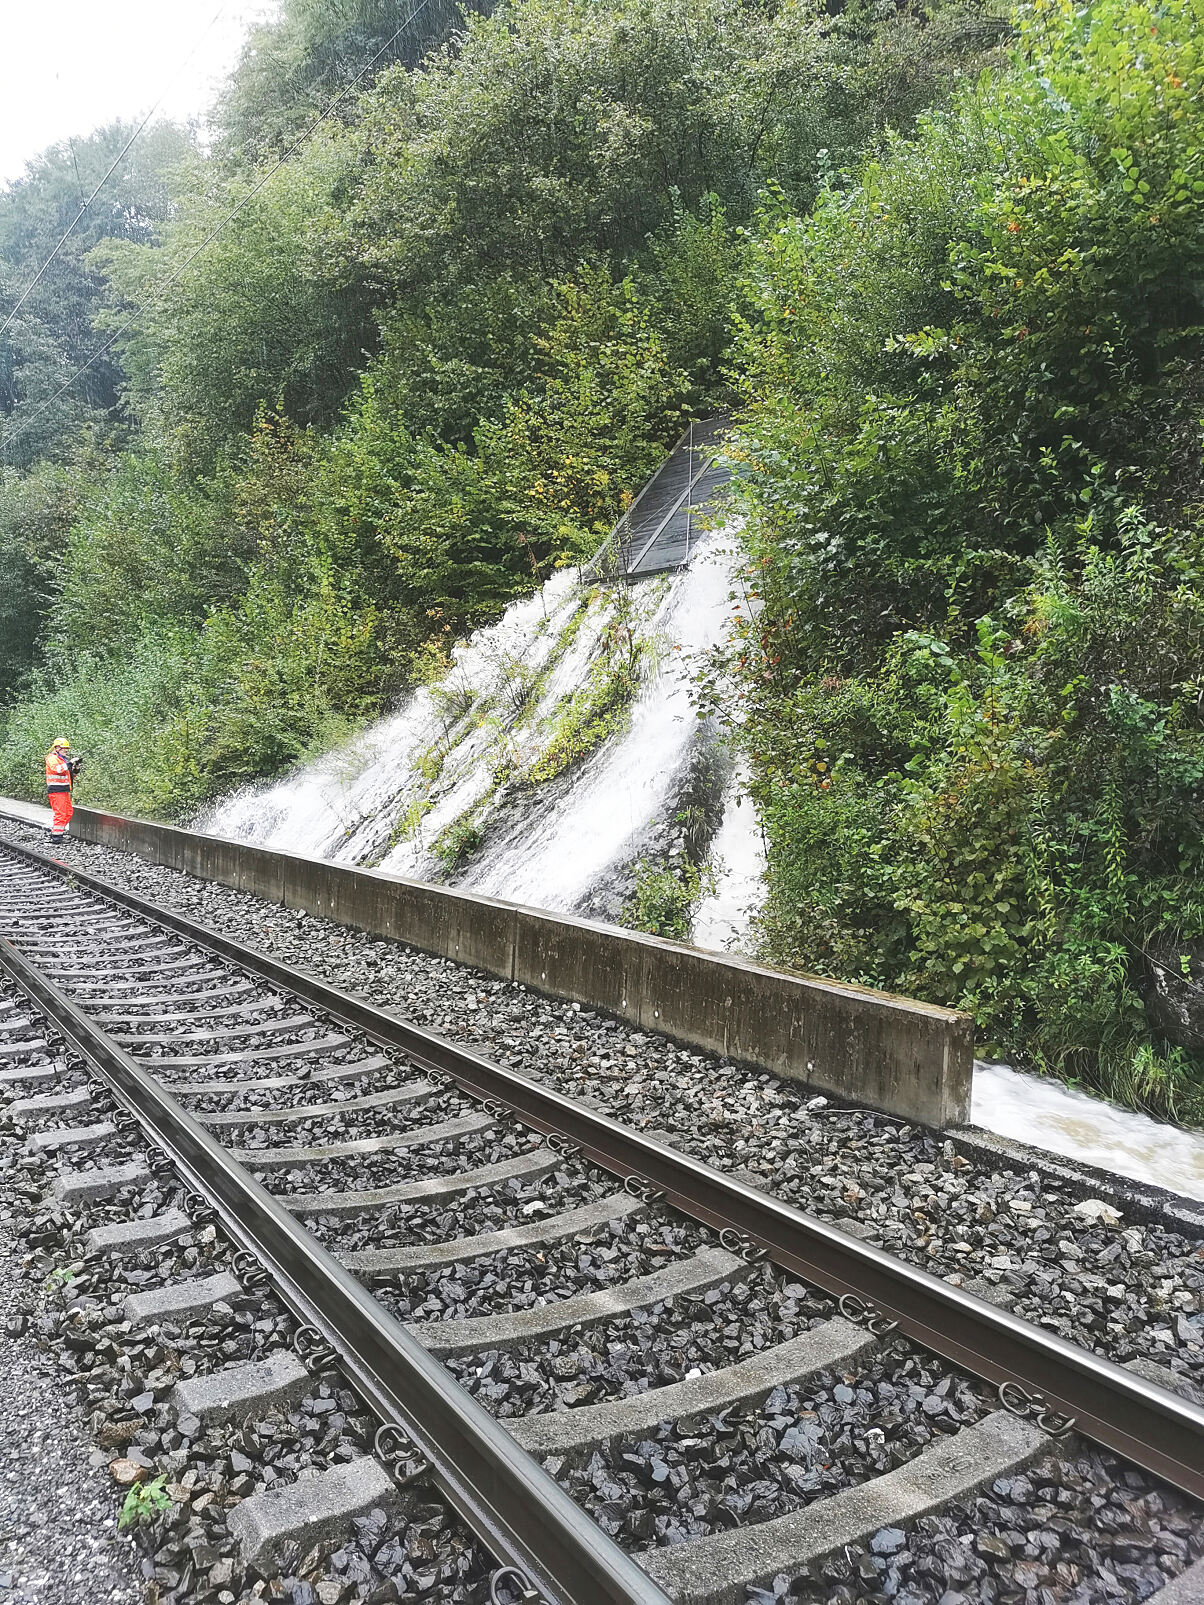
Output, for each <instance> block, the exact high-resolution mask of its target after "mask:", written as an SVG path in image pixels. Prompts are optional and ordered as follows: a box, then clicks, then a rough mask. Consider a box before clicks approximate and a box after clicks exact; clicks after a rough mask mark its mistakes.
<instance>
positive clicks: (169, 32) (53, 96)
mask: <svg viewBox="0 0 1204 1605" xmlns="http://www.w3.org/2000/svg"><path fill="white" fill-rule="evenodd" d="M2 9H3V11H4V14H5V15H4V39H3V43H2V45H0V183H4V182H6V181H8V180H10V179H14V178H19V177H20V176H21V174H22V172H23V171H24V169H25V164H26V162H27V161H28V160H29V159H30V157H32V156H36V155H37V153H38V152H39V151H40V150H44V149H45V148H46V146H47V145H54V144H57V143H58V142H59V141H60V140H65V139H70V138H72V137H73V136H75V135H78V134H89V133H91V132H92V130H93V129H94V128H98V127H100V126H102V125H103V124H105V123H111V122H114V121H115V120H116V119H118V118H124V119H126V120H127V121H128V120H140V119H141V118H142V117H143V115H144V114H145V113H146V112H147V111H149V109H150V108H151V106H153V105H154V103H155V101H156V100H158V99H159V97H160V96H161V95H165V97H166V98H165V99H164V102H163V106H162V108H161V110H160V112H159V113H157V114H156V115H157V116H166V117H172V118H175V119H176V120H178V121H181V122H183V121H186V120H187V119H188V118H190V117H194V116H199V115H200V114H202V113H203V112H204V111H205V110H206V109H207V107H208V106H209V103H210V101H211V100H212V99H213V95H214V92H215V91H216V89H217V88H218V86H219V85H220V83H221V81H222V79H223V78H224V77H225V75H226V73H228V72H229V71H230V69H231V67H233V66H234V64H235V62H236V61H237V60H238V54H239V50H240V48H241V45H242V41H243V38H244V36H245V34H246V31H247V28H248V27H249V26H250V24H251V23H252V22H254V21H257V20H259V19H260V18H263V17H265V16H270V15H273V14H274V12H275V9H276V7H275V4H274V3H273V0H226V3H224V4H223V0H5V3H4V4H3V7H2ZM215 17H216V18H217V20H216V21H214V18H215ZM211 24H212V26H210V25H211ZM189 56H191V60H190V61H188V64H187V66H185V65H184V63H185V60H186V58H188V57H189ZM181 69H182V70H181Z"/></svg>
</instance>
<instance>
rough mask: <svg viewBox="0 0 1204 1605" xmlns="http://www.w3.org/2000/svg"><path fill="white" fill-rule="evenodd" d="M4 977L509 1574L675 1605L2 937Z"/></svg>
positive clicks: (604, 1595) (562, 1595)
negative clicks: (208, 1209) (212, 1216)
mask: <svg viewBox="0 0 1204 1605" xmlns="http://www.w3.org/2000/svg"><path fill="white" fill-rule="evenodd" d="M0 969H2V970H3V971H5V972H6V973H7V974H8V975H9V976H10V977H11V978H12V980H13V981H15V982H16V984H17V985H18V986H19V987H20V989H21V990H22V991H23V992H25V993H26V994H27V996H28V997H30V998H31V999H32V1001H33V1002H35V1003H36V1004H37V1005H38V1007H39V1008H40V1009H41V1010H42V1011H43V1012H44V1013H45V1014H46V1015H47V1016H48V1017H49V1018H50V1019H51V1020H52V1021H53V1023H54V1025H55V1027H56V1028H57V1029H58V1031H59V1032H60V1033H61V1034H62V1035H63V1037H64V1038H65V1039H66V1041H67V1042H68V1043H69V1044H70V1045H71V1047H72V1048H74V1049H75V1050H76V1052H77V1053H79V1054H80V1055H81V1056H82V1057H83V1058H84V1059H85V1060H86V1061H87V1062H88V1063H89V1064H90V1065H91V1066H92V1067H93V1069H94V1070H95V1072H96V1073H97V1075H98V1076H99V1077H100V1079H101V1080H102V1082H103V1083H104V1084H105V1086H106V1087H108V1089H109V1091H110V1092H111V1093H112V1094H113V1095H114V1097H115V1098H116V1099H117V1100H118V1101H119V1102H120V1103H121V1104H122V1105H123V1106H124V1107H125V1108H126V1109H128V1110H129V1111H130V1113H131V1114H132V1115H133V1116H134V1117H135V1119H136V1120H137V1121H138V1123H139V1125H140V1126H142V1127H143V1128H144V1129H145V1131H146V1133H147V1134H148V1136H149V1137H150V1139H151V1141H152V1142H153V1143H154V1144H155V1145H156V1146H157V1147H159V1148H160V1149H163V1150H165V1151H166V1152H167V1154H168V1155H169V1156H170V1158H171V1160H172V1162H173V1164H174V1165H175V1166H176V1168H177V1170H178V1171H179V1172H180V1174H181V1176H182V1177H183V1178H184V1179H185V1180H186V1182H187V1183H188V1184H189V1185H191V1186H192V1187H194V1188H195V1189H196V1191H197V1192H199V1193H200V1194H201V1195H202V1196H203V1197H204V1198H206V1199H207V1200H208V1201H209V1203H210V1204H211V1206H212V1207H213V1209H214V1210H215V1212H216V1214H217V1216H218V1217H219V1218H220V1220H221V1223H222V1226H223V1229H224V1230H225V1231H226V1233H227V1234H228V1235H229V1236H230V1237H231V1239H232V1240H233V1241H234V1242H235V1243H236V1244H237V1245H238V1246H239V1247H241V1248H243V1249H245V1250H247V1251H249V1252H250V1253H251V1254H253V1255H254V1256H255V1257H256V1258H257V1259H258V1260H259V1261H261V1263H262V1264H263V1265H264V1266H265V1267H266V1268H267V1270H268V1272H269V1274H270V1276H271V1278H272V1281H273V1283H274V1285H275V1288H276V1290H277V1291H278V1292H279V1293H280V1295H281V1297H282V1298H283V1300H284V1302H285V1303H286V1304H287V1305H288V1306H289V1307H290V1308H291V1309H292V1310H293V1311H294V1313H295V1314H296V1315H297V1316H298V1317H299V1318H300V1320H301V1321H302V1322H303V1323H304V1324H306V1325H308V1326H312V1327H316V1328H317V1329H318V1331H319V1332H320V1333H321V1334H322V1337H323V1339H324V1340H325V1341H326V1342H327V1343H328V1344H330V1345H331V1347H332V1348H333V1349H334V1351H335V1353H336V1355H337V1357H338V1364H339V1368H340V1369H341V1370H342V1371H344V1372H345V1373H346V1375H347V1377H348V1379H349V1380H350V1382H351V1383H352V1385H353V1386H354V1387H355V1389H356V1390H357V1392H358V1393H359V1394H360V1395H361V1397H362V1398H363V1400H364V1402H365V1403H366V1404H367V1405H368V1407H369V1408H370V1409H371V1410H372V1411H373V1413H374V1414H375V1415H376V1416H377V1417H378V1418H379V1419H380V1420H381V1422H382V1423H384V1424H386V1425H387V1426H392V1427H396V1428H398V1429H399V1430H400V1431H401V1433H402V1434H403V1435H404V1438H405V1439H406V1440H408V1442H409V1443H410V1444H412V1445H413V1447H414V1451H415V1453H416V1455H417V1456H420V1457H421V1459H422V1460H424V1461H425V1462H426V1463H427V1465H428V1466H429V1471H430V1480H431V1481H432V1482H434V1483H435V1484H437V1486H438V1487H439V1488H440V1489H441V1491H442V1493H443V1494H444V1496H445V1497H446V1499H447V1501H448V1502H449V1503H450V1504H451V1505H452V1506H454V1508H455V1509H456V1510H457V1511H458V1512H459V1513H460V1515H461V1516H462V1517H463V1518H464V1520H465V1521H466V1522H467V1524H468V1525H469V1526H470V1527H471V1528H472V1530H473V1531H474V1532H475V1533H476V1534H477V1536H478V1537H479V1538H480V1539H481V1540H482V1542H483V1543H484V1544H485V1546H486V1547H487V1548H488V1549H489V1550H490V1552H491V1553H492V1554H493V1555H494V1556H495V1557H496V1558H497V1559H498V1560H499V1562H500V1563H501V1564H502V1565H503V1566H508V1567H516V1568H518V1570H519V1571H520V1572H521V1573H523V1574H524V1575H525V1577H526V1578H528V1579H530V1581H531V1583H532V1584H533V1585H534V1587H535V1588H536V1590H538V1592H539V1594H540V1595H541V1596H542V1597H543V1598H544V1599H546V1600H547V1601H549V1602H550V1605H597V1602H598V1601H599V1600H606V1601H608V1602H610V1601H614V1602H616V1605H670V1602H669V1600H668V1598H667V1596H666V1595H665V1594H664V1593H663V1592H662V1591H661V1589H660V1588H658V1587H657V1585H656V1584H655V1583H654V1582H653V1581H652V1580H651V1578H649V1577H648V1576H647V1574H646V1573H645V1572H643V1571H642V1570H641V1569H640V1568H639V1566H637V1565H636V1563H635V1561H634V1560H632V1559H631V1557H630V1556H628V1555H626V1554H625V1553H624V1552H623V1550H622V1549H620V1548H619V1546H618V1545H617V1544H615V1543H613V1542H612V1541H611V1540H610V1539H609V1538H607V1537H606V1535H605V1534H604V1533H603V1532H602V1531H601V1530H600V1529H599V1528H598V1527H597V1526H596V1525H595V1524H594V1522H593V1521H591V1520H590V1518H589V1517H588V1516H587V1515H586V1514H585V1512H584V1511H582V1510H581V1509H579V1507H578V1506H577V1505H575V1504H574V1503H573V1501H572V1499H570V1498H569V1496H568V1494H567V1493H565V1491H564V1490H563V1489H562V1488H561V1487H560V1486H559V1484H558V1483H557V1482H556V1481H555V1480H554V1479H553V1478H552V1477H550V1476H549V1475H548V1474H547V1472H545V1471H544V1470H543V1468H542V1467H541V1466H540V1465H539V1464H538V1463H537V1462H536V1461H535V1460H534V1459H532V1458H531V1457H530V1456H529V1455H527V1454H526V1453H525V1452H524V1451H523V1450H521V1449H520V1448H519V1447H518V1446H517V1445H516V1443H515V1441H514V1439H513V1438H512V1437H511V1435H510V1434H509V1433H508V1432H507V1431H506V1430H505V1428H504V1427H502V1426H501V1425H500V1424H499V1423H498V1422H497V1421H495V1420H494V1418H493V1417H492V1416H491V1415H490V1414H489V1413H488V1411H486V1410H485V1409H484V1408H483V1407H482V1406H481V1405H479V1404H478V1403H477V1401H476V1400H475V1399H473V1398H472V1396H471V1395H470V1394H468V1393H467V1392H465V1390H464V1389H463V1388H462V1387H461V1386H460V1385H459V1383H457V1382H456V1381H455V1380H454V1379H453V1377H452V1376H451V1374H450V1373H449V1372H448V1371H447V1370H446V1369H445V1367H444V1366H443V1365H442V1363H441V1362H440V1361H439V1360H437V1359H435V1358H434V1357H433V1356H432V1355H431V1354H429V1353H428V1352H427V1350H426V1349H425V1348H424V1347H423V1346H422V1344H421V1343H419V1342H418V1340H417V1339H416V1338H415V1337H413V1336H412V1335H411V1334H410V1333H409V1332H407V1331H406V1329H405V1327H404V1326H402V1325H401V1323H400V1322H399V1321H397V1320H395V1319H394V1318H393V1316H391V1315H390V1314H389V1312H388V1311H387V1310H386V1309H385V1307H384V1306H383V1305H382V1304H380V1303H379V1302H378V1301H377V1300H376V1299H374V1298H373V1297H372V1296H371V1294H370V1293H368V1291H367V1290H366V1289H365V1288H364V1287H363V1286H361V1284H360V1283H359V1282H357V1281H356V1280H355V1278H354V1277H353V1276H351V1275H350V1274H349V1273H348V1272H347V1271H346V1270H344V1269H343V1267H342V1266H341V1265H340V1264H339V1262H338V1261H337V1260H336V1259H335V1258H334V1257H333V1256H332V1255H331V1254H329V1253H328V1252H327V1251H326V1249H325V1248H323V1247H322V1245H321V1244H320V1243H319V1242H318V1241H317V1239H316V1238H314V1237H312V1236H311V1235H310V1234H309V1233H308V1232H307V1231H306V1230H305V1229H304V1227H302V1226H301V1225H300V1224H299V1223H298V1222H297V1221H296V1220H295V1219H294V1217H293V1216H292V1215H290V1214H289V1213H288V1211H287V1210H285V1209H284V1208H283V1207H282V1205H281V1204H279V1203H278V1202H277V1201H276V1199H275V1198H273V1197H272V1195H271V1194H270V1193H269V1192H268V1191H267V1190H266V1189H265V1188H263V1187H261V1186H260V1185H259V1183H258V1182H256V1181H255V1180H254V1178H253V1177H252V1176H251V1175H250V1173H249V1172H248V1171H246V1170H244V1169H243V1167H242V1166H241V1165H240V1164H238V1162H237V1161H236V1160H234V1159H232V1158H231V1156H230V1155H229V1154H228V1153H227V1152H226V1151H225V1149H223V1148H222V1147H221V1145H220V1144H219V1143H217V1142H216V1141H215V1140H214V1139H213V1138H212V1137H211V1136H210V1135H209V1133H208V1132H207V1131H206V1130H205V1129H204V1127H202V1126H201V1125H199V1124H198V1122H197V1121H196V1120H194V1119H193V1118H192V1117H191V1116H190V1115H189V1114H188V1113H187V1112H186V1111H185V1110H184V1109H182V1108H181V1107H180V1105H179V1104H178V1103H177V1102H176V1101H175V1099H174V1098H172V1097H171V1095H170V1094H169V1093H168V1092H167V1091H165V1089H164V1088H163V1087H162V1086H161V1085H160V1084H159V1083H158V1082H157V1081H156V1080H155V1079H154V1078H153V1077H152V1076H151V1075H149V1074H148V1073H147V1070H146V1069H145V1067H144V1066H142V1065H140V1064H139V1063H138V1061H137V1060H136V1059H134V1058H133V1057H132V1056H131V1055H130V1054H128V1053H127V1052H126V1051H125V1050H124V1049H123V1048H121V1047H120V1046H119V1045H118V1044H117V1043H116V1042H114V1041H113V1039H112V1038H111V1037H110V1036H108V1034H107V1033H106V1032H104V1031H102V1030H101V1029H100V1027H99V1026H97V1025H96V1024H95V1023H94V1022H93V1021H92V1020H90V1019H89V1018H88V1017H87V1015H86V1014H85V1013H84V1012H83V1011H82V1010H81V1009H79V1008H78V1007H77V1006H76V1005H75V1004H74V1003H73V1002H72V1001H71V1000H70V999H69V998H67V997H65V996H64V994H63V993H62V992H60V991H59V989H58V988H57V987H56V986H55V985H54V983H53V982H52V981H51V980H50V979H49V978H48V977H47V976H46V975H44V974H43V973H42V971H41V970H39V969H38V968H37V967H36V966H34V965H33V964H31V963H30V962H29V960H28V959H26V958H25V957H24V955H23V954H22V953H21V952H20V951H19V949H18V948H16V947H15V946H14V945H13V944H12V943H11V942H10V941H8V939H7V938H5V937H2V936H0Z"/></svg>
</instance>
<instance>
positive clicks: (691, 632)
mask: <svg viewBox="0 0 1204 1605" xmlns="http://www.w3.org/2000/svg"><path fill="white" fill-rule="evenodd" d="M730 589H731V554H730V543H728V542H726V541H725V539H724V537H723V536H721V535H715V536H712V537H711V538H710V539H709V540H708V541H707V542H706V544H705V545H704V546H702V547H700V548H699V550H698V552H697V554H696V556H695V557H694V559H693V561H692V563H691V565H690V567H689V568H688V569H684V570H682V571H681V572H679V573H677V574H674V575H672V576H668V577H662V578H660V579H653V580H644V581H640V582H638V583H637V584H635V585H633V586H632V587H630V589H629V590H628V591H627V593H626V596H627V599H628V602H629V604H630V616H629V617H628V618H627V620H626V622H625V624H624V627H625V628H630V629H632V630H633V631H634V632H635V633H637V634H638V635H640V636H643V637H648V638H650V639H651V641H652V643H653V648H654V650H653V652H652V654H651V660H650V663H649V666H648V668H647V669H646V671H645V673H644V677H643V680H642V683H641V685H640V688H639V690H638V693H637V695H636V698H635V701H634V704H633V706H632V708H631V713H630V718H629V721H628V723H627V726H626V728H625V729H624V730H623V731H622V732H621V733H619V734H616V735H615V736H613V737H611V738H610V739H609V740H608V741H606V742H604V743H603V745H602V746H601V747H600V748H599V749H598V751H597V752H595V753H594V754H592V755H591V756H590V757H589V758H588V759H586V761H585V762H584V763H582V764H581V765H580V767H579V768H578V769H577V770H576V771H575V772H573V773H571V774H570V775H567V776H566V777H565V780H566V782H567V783H564V784H561V783H557V784H556V785H555V786H554V787H551V788H549V789H548V790H547V791H546V792H542V793H541V792H540V789H539V787H536V788H535V789H534V791H532V792H530V793H528V796H527V803H526V805H525V806H520V807H518V808H517V809H516V808H514V807H513V806H512V805H511V804H509V803H507V804H499V803H497V802H496V801H495V799H494V797H493V796H492V795H491V794H492V792H493V787H494V777H495V773H496V772H497V771H498V769H499V766H502V765H506V766H509V767H510V768H511V769H512V770H514V771H517V772H522V771H524V770H526V769H528V768H529V767H530V766H531V765H532V764H533V763H534V762H535V760H536V759H538V757H539V755H540V752H541V750H542V749H543V747H544V745H545V744H546V742H547V741H548V739H549V730H550V726H551V721H552V720H553V717H554V715H555V713H556V711H557V709H558V707H560V706H562V705H563V701H564V699H565V698H566V697H568V696H570V695H571V694H572V693H573V692H575V691H577V690H580V689H582V688H583V687H585V686H586V685H587V684H588V683H589V680H590V676H591V674H592V673H593V672H594V671H595V669H596V668H597V667H598V665H599V661H600V655H601V653H602V651H603V638H604V636H605V634H606V631H607V627H608V626H609V625H611V624H612V623H614V622H615V620H616V609H617V608H618V606H619V601H618V596H617V593H616V592H615V591H614V590H613V589H612V588H609V587H606V586H598V585H586V584H583V583H582V581H581V580H580V578H579V576H578V575H577V573H576V572H575V571H572V570H565V571H562V572H561V573H559V574H557V575H555V576H554V577H553V578H552V579H551V580H550V581H549V582H548V583H547V584H546V585H545V586H544V587H543V589H542V591H540V592H538V593H537V594H536V595H535V596H533V597H530V598H528V599H527V600H525V601H522V602H517V603H514V604H513V605H512V606H511V607H509V608H508V609H507V610H506V613H505V614H504V616H503V617H502V619H501V620H500V621H499V622H498V623H497V624H495V625H492V626H490V627H489V628H488V629H483V630H478V631H477V632H476V633H475V634H474V635H473V636H471V637H470V638H469V639H468V640H467V641H465V642H462V643H461V644H460V645H459V646H457V647H456V649H455V651H454V653H453V657H452V668H451V670H450V671H449V673H448V674H447V676H446V677H445V679H444V680H443V681H442V683H441V684H439V685H437V686H433V687H429V688H426V689H423V690H420V691H418V692H417V693H415V694H414V695H413V696H412V697H411V698H410V699H409V701H408V702H407V703H406V705H405V707H403V708H402V709H401V710H400V711H399V712H398V713H396V714H394V715H392V716H391V717H390V718H387V719H383V720H381V721H380V722H379V723H377V724H376V725H374V726H373V727H372V728H371V729H370V730H368V731H366V732H365V733H364V734H363V735H361V736H359V737H358V738H356V739H355V740H354V741H351V742H349V743H348V744H347V745H345V746H344V747H342V748H340V749H338V750H337V751H335V752H332V753H328V754H327V755H326V756H324V757H323V758H321V759H319V760H318V761H317V762H316V763H313V764H309V765H307V766H305V767H304V768H302V769H300V770H298V771H297V772H296V773H294V774H292V775H290V776H288V777H287V778H286V779H284V780H281V781H278V782H277V783H276V784H274V785H271V786H267V787H262V788H252V789H249V790H245V791H242V792H240V793H237V794H235V795H234V796H232V797H229V798H226V799H225V800H224V801H223V802H221V803H219V804H217V805H216V806H215V807H213V808H211V809H209V810H208V811H207V812H206V813H205V814H204V815H203V816H202V817H201V819H200V820H199V822H198V823H199V826H200V828H201V829H203V830H206V831H210V832H212V833H214V834H216V835H222V836H233V837H234V838H236V839H237V840H240V841H254V842H260V843H263V844H265V845H268V846H275V847H283V848H287V849H288V850H290V851H293V852H301V853H310V854H313V855H314V856H316V857H322V858H333V859H339V860H342V861H345V862H351V863H375V864H379V865H380V867H381V868H384V869H389V870H392V871H393V872H394V873H396V874H401V875H406V876H411V877H414V878H417V879H436V880H438V879H443V878H444V877H445V873H446V872H445V870H444V866H443V864H442V862H441V861H440V858H439V856H438V853H437V852H436V848H437V846H438V844H439V841H440V837H441V833H443V832H445V831H447V829H448V827H449V826H452V825H454V824H456V823H457V822H458V821H464V820H469V821H471V822H472V823H473V825H474V826H475V827H477V828H479V829H480V830H481V831H482V834H483V835H484V842H483V845H482V846H481V847H480V848H479V849H478V850H477V851H476V852H474V853H473V854H471V855H470V856H469V858H468V861H467V863H466V864H465V865H464V866H463V867H462V868H461V869H460V870H459V872H458V875H457V883H458V884H460V885H463V886H467V887H471V888H472V889H474V890H476V891H481V892H486V893H488V894H490V895H492V896H497V897H504V898H507V899H508V900H510V901H513V902H525V903H532V904H535V905H537V906H539V907H542V908H551V909H559V910H570V909H572V908H574V907H576V906H577V905H579V904H580V902H581V900H582V899H583V898H584V897H585V896H586V894H587V893H588V892H589V891H590V889H591V886H593V885H594V883H595V882H597V880H598V879H599V877H600V876H602V875H603V874H604V873H605V872H606V871H607V870H609V869H611V868H613V867H614V866H616V865H619V864H621V863H623V862H626V861H628V860H630V859H631V858H632V857H633V856H635V855H636V854H637V853H638V850H639V845H640V841H641V838H642V837H643V835H644V833H645V832H646V831H647V830H648V829H649V827H650V826H651V825H652V824H653V822H654V821H655V820H656V819H657V818H658V817H659V816H662V815H663V811H664V809H665V808H666V806H668V805H669V803H670V802H671V793H672V789H673V785H674V781H675V780H676V779H677V778H678V776H679V775H680V773H681V769H682V766H683V764H684V763H685V762H686V760H687V758H688V755H689V752H690V749H691V747H692V745H693V743H694V741H695V740H696V739H697V730H698V722H697V720H696V719H695V717H694V714H693V710H692V708H691V705H690V698H689V672H690V669H691V667H692V665H693V663H694V662H695V659H696V655H697V654H698V653H699V652H703V651H706V650H707V649H708V648H710V647H711V646H713V645H714V644H715V643H716V642H717V641H718V640H719V639H720V638H721V636H722V634H723V632H724V630H725V628H726V626H727V624H728V623H729V620H730V616H731V607H730V604H729V594H730ZM499 795H500V794H499Z"/></svg>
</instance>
